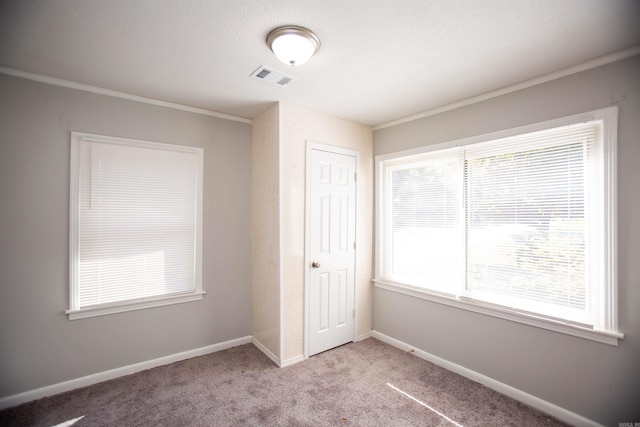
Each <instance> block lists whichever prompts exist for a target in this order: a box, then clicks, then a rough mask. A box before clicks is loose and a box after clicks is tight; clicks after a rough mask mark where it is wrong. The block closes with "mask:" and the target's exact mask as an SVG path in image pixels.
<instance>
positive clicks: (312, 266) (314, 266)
mask: <svg viewBox="0 0 640 427" xmlns="http://www.w3.org/2000/svg"><path fill="white" fill-rule="evenodd" d="M311 268H320V263H319V262H318V261H313V262H312V263H311Z"/></svg>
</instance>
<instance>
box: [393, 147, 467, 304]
mask: <svg viewBox="0 0 640 427" xmlns="http://www.w3.org/2000/svg"><path fill="white" fill-rule="evenodd" d="M461 153H462V152H461V151H460V150H458V151H457V153H456V152H451V151H447V152H445V153H436V154H433V153H431V154H428V155H423V156H419V157H418V158H416V159H415V160H413V161H411V162H410V163H408V164H400V165H398V166H395V167H390V169H389V171H388V173H389V175H388V177H389V185H390V189H391V193H392V195H393V196H392V198H391V206H390V212H391V218H390V220H391V226H390V230H389V231H390V233H391V235H390V242H391V250H390V257H389V260H388V261H389V272H390V273H391V274H392V275H393V277H394V278H395V279H396V280H399V281H401V282H405V283H410V284H414V285H418V286H419V285H420V284H421V283H430V287H431V289H433V290H438V291H441V292H445V293H446V292H448V293H451V289H452V287H453V288H454V289H455V288H457V286H459V285H460V284H461V283H462V280H464V270H463V269H464V258H463V257H461V256H460V254H461V253H462V251H463V250H464V240H463V239H464V229H463V216H462V180H461V178H462V177H461V175H460V173H459V170H460V166H461V164H462V163H461V162H462V156H461V155H460V154H461Z"/></svg>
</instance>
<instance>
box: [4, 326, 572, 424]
mask: <svg viewBox="0 0 640 427" xmlns="http://www.w3.org/2000/svg"><path fill="white" fill-rule="evenodd" d="M79 417H82V418H81V419H80V420H78V421H77V422H76V423H75V424H73V426H74V427H83V426H314V427H315V426H458V427H460V426H465V427H471V426H483V427H486V426H518V427H522V426H565V425H566V424H564V423H562V422H560V421H558V420H556V419H554V418H552V417H550V416H549V415H546V414H544V413H542V412H540V411H538V410H535V409H533V408H531V407H529V406H527V405H524V404H522V403H520V402H518V401H516V400H513V399H511V398H509V397H506V396H504V395H502V394H500V393H498V392H496V391H493V390H491V389H489V388H487V387H485V386H483V385H481V384H479V383H476V382H473V381H471V380H469V379H466V378H464V377H462V376H460V375H457V374H455V373H452V372H449V371H447V370H445V369H443V368H440V367H438V366H436V365H434V364H432V363H429V362H427V361H425V360H422V359H419V358H417V357H415V356H413V355H411V354H409V353H406V352H404V351H401V350H399V349H397V348H394V347H392V346H389V345H387V344H385V343H382V342H380V341H378V340H375V339H373V338H369V339H367V340H364V341H360V342H357V343H351V344H347V345H344V346H342V347H338V348H336V349H333V350H329V351H327V352H324V353H321V354H318V355H316V356H313V357H311V358H309V359H308V360H306V361H304V362H301V363H298V364H296V365H293V366H290V367H287V368H278V367H276V366H275V365H274V364H273V362H271V361H270V360H269V359H268V358H267V357H266V356H264V354H262V353H261V352H260V351H259V350H258V349H257V348H256V347H254V346H253V345H251V344H247V345H242V346H238V347H234V348H231V349H228V350H224V351H220V352H217V353H213V354H209V355H205V356H200V357H196V358H193V359H189V360H184V361H181V362H176V363H172V364H170V365H166V366H161V367H158V368H153V369H149V370H146V371H143V372H139V373H136V374H132V375H128V376H126V377H121V378H117V379H114V380H110V381H105V382H103V383H99V384H95V385H92V386H89V387H84V388H81V389H76V390H73V391H69V392H66V393H61V394H58V395H55V396H50V397H46V398H43V399H39V400H36V401H33V402H30V403H26V404H23V405H20V406H16V407H14V408H9V409H6V410H4V411H1V412H0V425H2V426H54V425H57V424H61V423H64V422H66V421H68V420H72V419H76V418H79Z"/></svg>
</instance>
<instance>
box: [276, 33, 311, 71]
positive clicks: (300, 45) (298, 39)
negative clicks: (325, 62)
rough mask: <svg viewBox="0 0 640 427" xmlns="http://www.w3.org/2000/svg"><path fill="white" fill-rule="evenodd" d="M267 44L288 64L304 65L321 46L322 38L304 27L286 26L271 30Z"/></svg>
mask: <svg viewBox="0 0 640 427" xmlns="http://www.w3.org/2000/svg"><path fill="white" fill-rule="evenodd" d="M267 45H269V48H270V49H271V50H272V51H273V53H274V54H275V55H276V57H277V58H278V59H279V60H280V61H282V62H284V63H285V64H287V65H291V66H296V65H302V64H304V63H305V62H307V61H308V60H309V58H311V57H312V56H313V54H314V53H316V52H317V51H318V49H319V48H320V39H318V36H316V35H315V34H313V33H312V32H311V31H310V30H308V29H306V28H303V27H296V26H286V27H279V28H276V29H275V30H273V31H271V32H270V33H269V35H268V36H267Z"/></svg>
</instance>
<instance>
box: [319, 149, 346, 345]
mask: <svg viewBox="0 0 640 427" xmlns="http://www.w3.org/2000/svg"><path fill="white" fill-rule="evenodd" d="M310 155H311V160H310V173H309V180H310V182H309V185H308V187H307V188H309V195H308V197H309V198H310V199H309V212H308V216H309V217H308V218H307V220H308V221H309V228H308V230H309V231H308V233H309V235H308V239H309V246H308V248H309V254H308V259H309V260H310V262H309V266H308V268H309V274H308V280H309V281H308V283H307V291H308V295H309V306H308V307H309V313H308V331H307V333H308V339H309V355H313V354H317V353H320V352H322V351H325V350H328V349H330V348H333V347H337V346H339V345H342V344H345V343H347V342H350V341H353V339H354V322H355V320H354V300H355V248H354V245H355V219H356V216H355V211H356V185H355V171H356V157H355V156H351V155H346V154H339V153H333V152H328V151H323V150H315V149H313V150H310Z"/></svg>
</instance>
